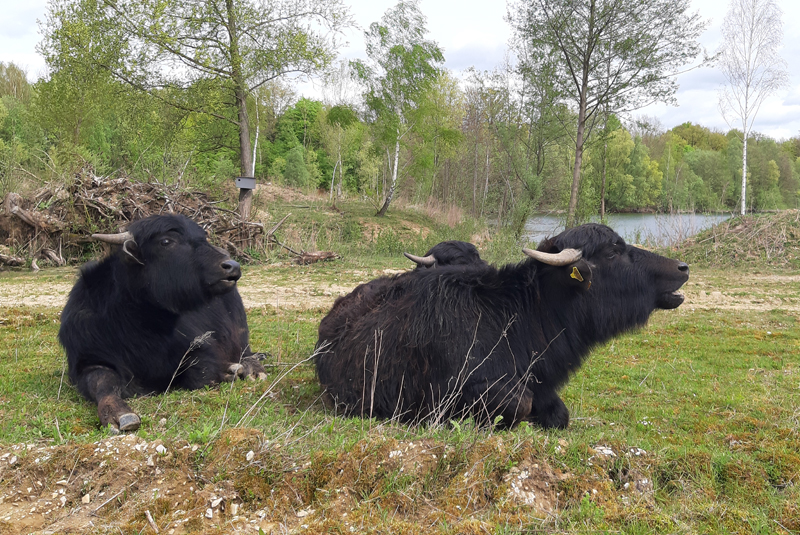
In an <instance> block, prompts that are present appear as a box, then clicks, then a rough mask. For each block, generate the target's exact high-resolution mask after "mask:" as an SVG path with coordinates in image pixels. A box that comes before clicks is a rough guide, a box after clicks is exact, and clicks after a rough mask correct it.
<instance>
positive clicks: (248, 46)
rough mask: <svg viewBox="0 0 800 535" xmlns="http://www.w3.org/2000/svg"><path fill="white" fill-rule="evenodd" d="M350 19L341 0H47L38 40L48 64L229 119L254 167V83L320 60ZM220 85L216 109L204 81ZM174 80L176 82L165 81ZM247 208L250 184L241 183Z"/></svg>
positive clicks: (310, 67) (247, 163) (321, 64)
mask: <svg viewBox="0 0 800 535" xmlns="http://www.w3.org/2000/svg"><path fill="white" fill-rule="evenodd" d="M349 24H350V19H349V15H348V11H347V8H346V7H345V6H344V4H343V3H342V0H260V1H256V0H50V6H49V13H48V16H47V20H46V22H45V23H44V24H43V34H44V40H43V42H42V44H41V45H40V49H41V51H42V52H43V55H44V56H45V58H46V59H47V61H48V64H49V65H50V67H51V68H52V69H56V70H57V69H61V68H66V69H69V68H71V66H72V65H74V64H84V65H89V66H91V67H93V68H101V69H105V70H107V71H108V72H110V73H111V74H112V75H113V76H114V77H115V78H117V79H118V80H121V81H123V82H125V83H127V84H129V85H131V86H133V87H135V88H137V89H140V90H142V91H146V92H148V93H150V94H151V95H153V96H155V97H156V98H159V99H162V100H164V101H166V102H168V103H169V104H171V105H173V106H176V107H178V108H181V109H185V110H188V111H192V112H199V113H206V114H209V115H211V116H213V117H215V118H216V119H219V120H221V121H225V122H228V123H230V124H232V125H234V126H235V128H236V129H237V131H238V135H239V156H240V170H241V173H242V175H244V176H249V175H250V174H251V172H252V161H251V160H252V152H251V139H250V119H249V116H248V108H247V102H248V97H249V96H250V95H251V93H252V92H253V91H254V90H256V89H257V88H259V87H261V86H262V85H264V84H266V83H267V82H269V81H271V80H274V79H276V78H278V77H281V76H283V75H286V74H288V73H302V74H310V73H314V72H318V71H320V70H321V69H323V68H325V67H326V66H327V65H328V64H329V63H330V62H331V61H332V59H333V56H334V52H335V50H336V48H337V46H338V43H337V42H336V40H335V39H334V38H333V37H332V36H333V35H335V33H336V32H338V31H340V30H341V29H342V28H343V27H345V26H347V25H349ZM219 86H222V87H223V88H224V89H225V90H226V92H227V95H228V98H226V99H225V100H224V101H223V102H221V103H220V104H222V107H221V109H220V108H215V107H212V106H210V105H209V103H208V102H207V101H206V99H205V98H204V96H205V92H204V89H207V88H212V87H213V88H216V87H219ZM165 89H171V90H172V91H164V90H165ZM239 203H240V212H241V213H242V215H243V216H244V217H249V213H250V205H251V203H252V191H250V190H241V193H240V197H239Z"/></svg>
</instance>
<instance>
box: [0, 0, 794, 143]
mask: <svg viewBox="0 0 800 535" xmlns="http://www.w3.org/2000/svg"><path fill="white" fill-rule="evenodd" d="M349 3H350V5H351V6H352V10H351V12H352V14H353V16H354V18H355V20H356V22H357V23H358V24H359V25H360V26H361V28H360V29H353V30H351V31H349V32H348V33H347V36H346V39H347V40H348V41H349V44H348V46H346V47H344V48H343V49H342V50H341V54H342V55H343V56H344V57H346V58H348V59H353V58H358V57H364V40H363V30H364V29H365V28H367V27H369V24H370V23H372V22H374V21H377V20H379V19H380V17H381V16H382V15H383V13H384V12H385V11H386V9H388V8H389V7H391V6H392V5H394V3H395V1H394V0H351V1H350V2H349ZM777 3H778V5H779V6H780V7H781V9H782V10H783V13H784V15H783V20H784V29H783V30H784V40H783V42H784V47H783V49H782V51H781V54H782V56H783V58H784V59H785V60H786V61H787V63H788V71H789V76H790V86H789V87H788V88H787V89H785V90H783V91H781V92H780V93H778V94H776V95H775V96H773V97H772V98H770V99H769V100H768V101H767V102H765V103H764V105H763V106H762V108H761V110H760V111H759V113H758V116H757V118H756V122H755V125H754V130H756V131H758V132H762V133H764V134H766V135H769V136H771V137H774V138H776V139H781V138H788V137H790V136H797V135H800V39H797V38H794V39H793V38H792V36H797V35H800V2H798V1H797V0H778V1H777ZM420 5H421V8H422V12H423V13H424V14H425V16H426V17H427V18H428V30H429V34H428V35H429V38H431V39H433V40H435V41H437V42H438V43H439V45H440V46H441V47H442V48H443V49H444V56H445V60H446V64H445V65H446V66H447V67H448V68H449V69H452V70H454V71H457V72H460V71H462V70H463V69H466V68H468V67H470V66H474V67H475V68H476V69H478V70H491V69H493V68H494V67H495V66H497V65H498V64H500V63H501V62H502V60H503V57H504V55H505V52H506V49H507V44H508V38H509V33H510V29H509V26H508V24H507V23H506V22H505V21H504V20H503V18H504V16H505V13H506V5H505V3H504V2H500V1H497V2H487V1H486V0H457V1H456V0H421V4H420ZM728 5H729V0H693V6H694V10H696V11H699V12H700V15H701V16H702V17H703V18H705V19H710V24H709V26H708V28H707V30H706V32H705V34H704V35H703V37H702V38H701V42H702V44H703V46H705V47H706V48H707V49H708V50H709V51H714V50H716V48H717V47H718V46H719V44H720V41H721V33H720V27H721V24H722V19H723V18H724V16H725V12H726V11H727V8H728ZM46 6H47V3H46V1H45V0H27V1H25V2H20V1H18V0H0V13H2V16H0V61H6V62H8V61H13V62H14V63H16V64H18V65H20V66H22V67H23V68H25V69H26V70H27V72H28V77H29V78H30V79H31V80H35V79H37V78H38V77H39V76H41V75H42V74H43V73H44V72H45V65H44V60H43V59H42V58H41V57H40V56H39V55H38V54H37V53H36V43H37V42H38V41H39V40H40V38H41V36H40V35H39V28H38V25H37V20H43V19H44V17H45V10H46ZM678 82H679V84H680V89H679V91H678V94H677V99H678V106H677V107H671V106H666V105H655V106H651V107H649V108H646V109H643V110H640V111H638V112H636V115H649V116H655V117H657V118H658V119H659V120H660V121H661V124H662V125H663V126H664V127H665V128H672V127H673V126H676V125H679V124H682V123H684V122H687V121H691V122H694V123H696V124H701V125H703V126H707V127H709V128H716V129H719V130H722V131H727V130H728V126H727V124H726V123H725V122H724V121H723V119H722V117H721V116H720V114H719V111H718V108H717V101H718V99H717V91H718V89H719V87H720V85H721V84H722V83H723V79H722V76H721V74H720V73H719V71H717V70H714V69H708V68H707V69H697V70H694V71H692V72H689V73H687V74H684V75H681V76H680V77H679V78H678ZM301 90H302V91H304V92H307V93H309V96H312V97H313V96H316V95H315V94H314V93H315V90H314V88H313V87H311V86H309V85H304V86H302V88H301Z"/></svg>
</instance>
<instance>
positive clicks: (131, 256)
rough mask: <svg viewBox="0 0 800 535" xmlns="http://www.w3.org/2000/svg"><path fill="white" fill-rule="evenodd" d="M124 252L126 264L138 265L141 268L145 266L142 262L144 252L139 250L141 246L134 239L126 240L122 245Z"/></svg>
mask: <svg viewBox="0 0 800 535" xmlns="http://www.w3.org/2000/svg"><path fill="white" fill-rule="evenodd" d="M122 252H123V253H125V254H124V255H123V257H122V258H123V259H124V260H125V262H128V263H131V264H133V263H136V264H139V265H141V266H143V265H144V262H142V258H141V256H142V251H141V250H140V249H139V245H138V244H137V243H136V241H134V240H133V239H129V240H125V243H123V244H122Z"/></svg>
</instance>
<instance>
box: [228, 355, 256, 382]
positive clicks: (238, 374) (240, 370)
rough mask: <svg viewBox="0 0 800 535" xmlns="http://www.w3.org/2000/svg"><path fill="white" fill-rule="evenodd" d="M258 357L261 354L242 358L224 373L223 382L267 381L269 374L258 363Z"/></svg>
mask: <svg viewBox="0 0 800 535" xmlns="http://www.w3.org/2000/svg"><path fill="white" fill-rule="evenodd" d="M258 355H260V353H255V354H253V355H248V356H246V357H242V359H241V360H240V361H239V362H234V363H233V364H230V365H229V366H228V367H227V368H226V369H225V370H224V371H223V372H222V380H223V381H230V382H232V381H235V380H236V379H251V380H255V379H258V380H260V381H263V380H265V379H266V378H267V373H266V371H265V370H264V366H262V365H261V363H260V362H259V361H258Z"/></svg>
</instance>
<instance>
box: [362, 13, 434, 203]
mask: <svg viewBox="0 0 800 535" xmlns="http://www.w3.org/2000/svg"><path fill="white" fill-rule="evenodd" d="M425 22H426V21H425V16H424V15H423V14H422V12H421V11H420V9H419V1H418V0H400V1H399V2H398V3H397V4H396V5H395V6H394V7H393V8H390V9H389V10H388V11H386V13H385V14H384V15H383V17H382V18H381V20H380V22H373V23H372V24H371V25H370V27H369V30H368V31H366V32H365V33H364V37H365V40H366V42H367V58H369V61H361V60H358V61H354V62H353V63H352V64H351V65H352V67H353V69H354V70H355V72H356V76H357V77H358V79H359V80H361V82H362V83H364V84H365V86H366V88H367V89H366V92H365V93H364V99H365V101H366V105H367V108H368V109H369V111H370V112H371V113H372V114H373V115H374V119H375V122H376V126H377V127H378V129H379V131H380V134H381V135H380V137H381V139H382V141H383V143H384V144H385V145H386V152H387V157H388V159H389V165H390V168H391V182H390V183H389V187H388V191H387V192H386V198H385V200H384V202H383V205H382V206H381V208H380V210H378V215H379V216H383V215H386V211H387V210H388V209H389V205H390V204H391V203H392V199H393V198H394V194H395V191H396V189H397V182H398V179H399V173H398V167H399V165H400V148H401V144H402V142H403V139H404V138H405V137H406V136H407V135H408V133H409V132H410V131H411V129H412V128H414V126H415V125H414V122H413V120H412V112H413V111H414V110H416V109H417V108H419V106H420V104H421V100H422V99H424V98H425V95H426V93H427V91H428V89H429V88H430V87H431V86H432V85H433V84H434V83H435V82H436V80H437V76H438V74H439V70H440V68H439V65H440V64H442V63H443V62H444V56H443V55H442V51H441V49H440V48H439V45H438V44H437V43H436V42H435V41H431V40H428V39H426V38H425V34H426V33H427V30H426V28H425Z"/></svg>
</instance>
